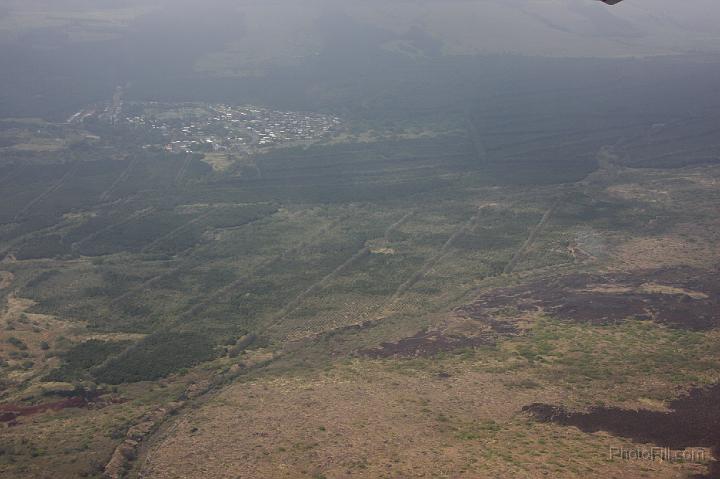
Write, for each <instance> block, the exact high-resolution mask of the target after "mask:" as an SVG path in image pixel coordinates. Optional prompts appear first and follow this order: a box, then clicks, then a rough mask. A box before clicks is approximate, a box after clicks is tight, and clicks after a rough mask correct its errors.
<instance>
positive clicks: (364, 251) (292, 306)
mask: <svg viewBox="0 0 720 479" xmlns="http://www.w3.org/2000/svg"><path fill="white" fill-rule="evenodd" d="M413 214H415V211H410V212H409V213H406V214H405V215H403V217H402V218H400V219H399V220H398V221H396V222H395V223H393V224H391V225H390V226H389V227H388V228H387V229H386V230H385V233H384V235H383V239H384V240H385V241H388V240H389V238H390V235H391V234H392V233H393V232H394V231H395V230H397V229H398V228H399V227H400V226H402V225H403V224H405V222H407V220H408V219H409V218H410V217H411V216H412V215H413ZM370 251H371V247H370V246H365V247H363V248H361V249H360V250H358V251H357V252H356V253H355V254H354V255H352V256H351V257H350V258H348V259H347V260H346V261H345V262H344V263H342V264H341V265H340V266H338V267H337V268H335V269H334V270H333V271H331V272H330V273H328V274H327V275H325V276H324V277H323V278H321V279H320V280H318V281H317V282H316V283H314V284H312V285H311V286H310V287H309V288H307V289H306V290H305V291H303V292H302V293H300V294H299V295H298V296H297V297H295V299H293V300H292V301H290V303H288V304H287V305H286V306H285V308H283V310H282V311H281V312H280V313H279V314H278V317H277V318H276V320H275V321H273V323H272V325H275V324H277V323H278V322H280V321H282V320H283V319H285V318H286V317H287V316H288V315H289V314H291V313H292V312H293V311H295V310H296V309H297V307H298V306H299V305H300V303H301V302H302V301H303V300H304V299H305V298H307V297H308V296H310V295H311V294H313V293H315V292H317V291H320V290H322V289H323V288H324V287H325V286H327V285H328V283H330V281H332V280H333V279H334V278H336V277H337V276H338V275H339V274H340V273H342V272H344V271H345V270H347V269H348V268H349V267H350V266H352V265H353V264H355V263H356V262H357V261H359V260H360V259H362V258H364V257H366V256H367V255H369V254H370ZM272 325H271V326H269V327H272Z"/></svg>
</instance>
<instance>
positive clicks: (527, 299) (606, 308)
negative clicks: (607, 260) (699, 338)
mask: <svg viewBox="0 0 720 479" xmlns="http://www.w3.org/2000/svg"><path fill="white" fill-rule="evenodd" d="M648 282H653V283H654V284H659V285H661V286H667V287H671V288H682V289H686V290H692V291H694V292H696V293H702V294H704V295H705V296H706V297H698V296H690V295H687V294H682V293H668V292H663V293H660V292H652V291H643V290H642V289H639V288H641V286H642V285H643V284H645V283H648ZM508 308H512V309H514V310H517V311H519V312H521V313H522V312H530V311H543V312H545V313H547V314H550V315H552V316H553V317H555V318H557V319H560V320H565V321H573V322H577V323H590V324H599V325H607V324H614V323H619V322H622V321H626V320H628V319H633V318H635V319H641V320H653V321H656V322H658V323H662V324H665V325H667V326H670V327H675V328H682V329H689V330H696V331H704V330H709V329H715V328H717V327H720V274H719V273H718V272H717V271H712V272H707V271H701V270H695V269H691V268H673V269H661V270H649V271H641V272H637V273H612V274H605V275H601V274H595V275H591V274H575V275H567V276H561V277H557V278H554V279H550V280H543V281H537V282H532V283H529V284H523V285H520V286H514V287H511V288H500V289H495V290H491V291H489V292H487V293H484V294H483V295H481V296H480V297H479V298H477V300H476V301H475V302H473V303H472V304H469V305H466V306H463V307H462V308H459V309H458V310H457V312H458V313H459V314H462V315H463V316H465V317H468V318H475V319H479V320H483V321H485V322H487V318H488V317H493V315H497V312H498V311H499V310H503V309H508Z"/></svg>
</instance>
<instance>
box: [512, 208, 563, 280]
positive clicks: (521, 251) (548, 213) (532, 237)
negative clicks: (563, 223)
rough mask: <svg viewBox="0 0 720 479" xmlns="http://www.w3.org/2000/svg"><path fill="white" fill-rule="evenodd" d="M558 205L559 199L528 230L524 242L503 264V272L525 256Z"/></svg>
mask: <svg viewBox="0 0 720 479" xmlns="http://www.w3.org/2000/svg"><path fill="white" fill-rule="evenodd" d="M559 205H560V200H557V201H555V203H554V204H553V205H552V206H551V207H550V209H548V210H547V211H546V212H545V214H544V215H543V216H542V218H541V219H540V222H539V223H538V224H537V225H535V227H534V228H533V229H532V230H531V231H530V235H529V236H528V238H527V239H526V240H525V243H523V245H522V246H521V247H520V249H519V250H517V252H516V253H515V255H514V256H513V257H512V259H511V260H510V262H509V263H508V264H507V265H506V266H505V269H504V270H503V274H510V273H512V272H513V270H514V269H515V267H516V266H517V264H518V262H520V260H521V259H522V258H523V257H524V256H525V254H526V253H527V251H528V250H529V249H530V247H531V246H532V245H533V243H534V242H535V240H536V239H537V237H538V235H539V234H540V232H541V231H542V229H543V227H544V226H545V225H546V224H547V222H548V221H549V220H550V217H551V216H552V214H553V213H554V212H555V210H556V209H557V207H558V206H559Z"/></svg>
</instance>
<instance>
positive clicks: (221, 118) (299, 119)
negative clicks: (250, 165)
mask: <svg viewBox="0 0 720 479" xmlns="http://www.w3.org/2000/svg"><path fill="white" fill-rule="evenodd" d="M123 121H125V122H127V123H129V124H131V125H134V126H138V127H145V128H152V129H156V130H160V132H161V133H162V136H163V138H165V140H166V142H165V145H164V146H165V149H166V150H167V151H170V152H173V153H195V152H223V151H226V152H234V153H246V154H247V153H255V152H258V151H261V150H262V149H264V148H268V147H272V146H292V145H302V144H308V143H312V142H315V141H317V140H319V139H322V138H324V137H328V136H330V135H332V134H333V133H335V132H337V131H338V129H339V128H340V126H341V121H340V119H339V118H338V117H335V116H331V115H323V114H318V113H299V112H289V111H276V110H270V109H267V108H261V107H255V106H242V107H235V106H229V105H223V104H213V105H209V104H193V105H188V104H182V105H175V104H162V105H161V104H150V105H147V108H144V109H142V113H140V114H135V115H127V116H125V117H124V118H123Z"/></svg>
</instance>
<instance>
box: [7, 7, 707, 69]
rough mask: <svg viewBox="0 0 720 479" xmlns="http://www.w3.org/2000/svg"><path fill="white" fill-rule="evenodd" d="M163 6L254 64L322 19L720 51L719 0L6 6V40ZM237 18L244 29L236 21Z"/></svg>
mask: <svg viewBox="0 0 720 479" xmlns="http://www.w3.org/2000/svg"><path fill="white" fill-rule="evenodd" d="M158 9H159V10H160V11H162V12H163V14H162V15H160V16H153V17H151V18H152V19H153V21H157V22H160V23H161V25H159V27H160V28H161V29H160V30H159V31H158V34H162V28H167V27H170V26H172V25H175V27H177V28H188V27H189V28H190V29H191V31H192V29H194V30H197V27H198V24H200V25H201V26H203V25H204V26H206V27H212V26H213V24H214V22H218V25H217V27H216V28H214V29H215V30H218V29H222V30H226V31H227V33H228V34H227V35H225V36H226V37H227V39H228V42H227V43H228V44H229V47H230V50H231V51H232V50H233V49H235V50H237V51H239V52H240V53H241V54H243V55H247V56H251V57H253V58H252V60H253V61H256V60H258V59H259V58H262V57H264V58H265V59H266V60H272V59H273V58H281V57H283V56H288V55H289V56H293V55H302V54H304V53H306V52H307V50H308V49H310V50H312V49H314V48H316V47H317V46H318V44H319V42H321V41H322V37H323V32H322V30H321V27H319V25H320V24H319V20H321V19H323V18H324V17H327V16H328V15H330V14H334V15H335V16H336V17H337V15H338V14H342V15H345V16H347V19H351V20H352V21H354V22H360V23H364V24H367V25H370V26H372V27H374V28H381V29H384V30H388V31H392V32H406V31H408V30H409V29H411V28H419V29H421V30H423V31H425V32H427V33H429V34H430V35H432V36H434V37H435V38H437V39H438V40H440V41H441V42H442V43H443V44H444V51H445V52H446V53H450V54H467V53H478V52H480V53H504V52H512V53H522V54H530V55H553V56H625V55H644V54H664V53H684V52H693V51H703V52H707V51H713V52H718V51H720V1H717V0H625V1H624V2H622V3H621V4H619V5H616V6H614V7H608V6H606V5H603V4H602V3H600V2H598V1H597V0H382V1H380V0H364V1H362V0H353V1H350V0H302V1H299V0H202V1H201V0H112V1H111V0H33V1H27V0H23V1H20V0H0V15H2V17H1V18H0V39H2V38H10V37H11V36H12V35H14V34H17V33H18V32H26V31H31V30H33V29H43V28H48V27H52V28H66V29H67V30H69V31H71V32H72V33H73V34H74V35H75V38H78V39H93V38H96V37H101V36H102V35H101V32H100V30H101V29H102V27H103V26H104V27H107V29H108V32H119V31H121V30H122V28H123V27H127V26H128V25H132V24H133V22H135V21H137V19H138V18H142V17H143V15H146V14H147V13H148V12H151V11H153V10H158ZM236 14H237V17H236V18H235V19H234V23H228V22H227V21H226V20H227V19H228V18H232V17H234V16H235V15H236ZM337 18H339V17H337ZM163 19H165V20H166V21H163ZM338 21H341V20H338ZM83 26H85V27H87V28H86V30H87V31H86V32H83V31H82V30H83ZM98 27H100V28H98ZM210 29H212V28H210ZM241 32H242V34H243V35H242V36H241V35H240V33H241ZM83 35H84V36H83ZM241 38H242V41H240V39H241ZM233 40H238V41H236V42H235V43H234V44H232V45H230V44H231V43H233ZM243 42H244V45H243V44H242V43H243Z"/></svg>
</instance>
